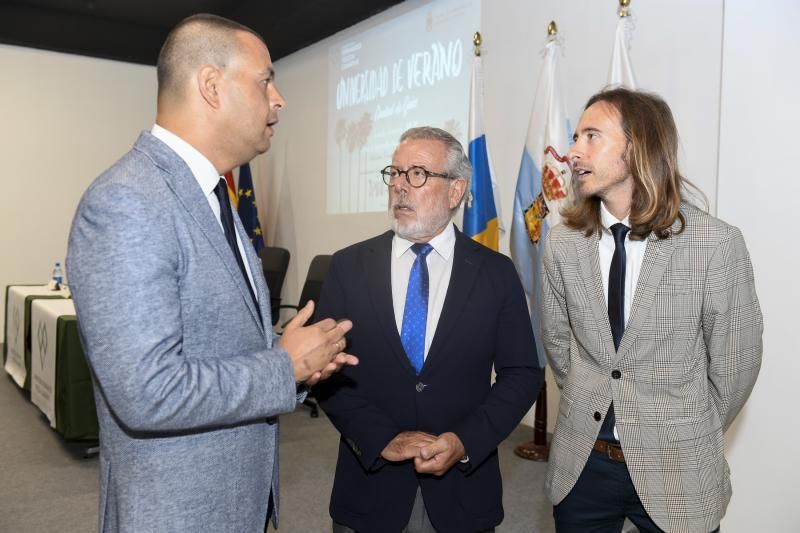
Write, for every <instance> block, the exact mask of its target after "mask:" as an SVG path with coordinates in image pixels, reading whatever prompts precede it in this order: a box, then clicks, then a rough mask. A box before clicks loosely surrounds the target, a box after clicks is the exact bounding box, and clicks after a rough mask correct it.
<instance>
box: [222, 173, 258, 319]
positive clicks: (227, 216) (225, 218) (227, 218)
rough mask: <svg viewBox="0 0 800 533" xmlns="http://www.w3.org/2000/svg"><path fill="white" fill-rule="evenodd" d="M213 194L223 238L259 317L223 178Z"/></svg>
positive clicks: (226, 186) (256, 301) (226, 185)
mask: <svg viewBox="0 0 800 533" xmlns="http://www.w3.org/2000/svg"><path fill="white" fill-rule="evenodd" d="M214 194H216V195H217V200H219V218H220V221H222V229H223V231H224V232H225V238H226V239H228V244H229V245H230V247H231V250H232V251H233V256H234V257H235V258H236V262H237V263H238V264H239V269H240V270H241V271H242V276H244V284H245V285H247V288H248V289H249V290H250V296H252V297H253V304H254V305H255V306H256V311H258V317H259V318H261V310H260V309H259V308H258V300H256V295H255V293H254V292H253V287H252V286H251V285H250V278H248V277H247V269H245V267H244V261H243V260H242V254H240V253H239V245H238V243H237V242H236V228H235V226H234V225H233V211H232V210H231V201H230V199H229V198H228V184H227V183H226V182H225V179H224V178H220V179H219V183H217V187H216V188H215V189H214Z"/></svg>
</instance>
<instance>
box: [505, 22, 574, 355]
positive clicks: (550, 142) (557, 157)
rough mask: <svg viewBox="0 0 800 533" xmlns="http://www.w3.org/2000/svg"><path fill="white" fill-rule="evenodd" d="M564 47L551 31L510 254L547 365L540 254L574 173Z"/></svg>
mask: <svg viewBox="0 0 800 533" xmlns="http://www.w3.org/2000/svg"><path fill="white" fill-rule="evenodd" d="M559 55H561V46H560V44H559V41H558V38H557V37H556V35H551V36H550V37H549V39H548V42H547V45H546V46H545V53H544V68H543V69H542V74H541V76H540V78H539V84H538V87H537V89H536V94H535V96H534V102H533V110H532V111H531V118H530V122H529V123H528V135H527V138H526V140H525V146H524V148H523V151H522V161H521V162H520V166H519V175H518V176H517V190H516V194H515V197H514V218H513V221H512V223H511V258H512V259H513V260H514V264H515V265H516V267H517V272H518V273H519V277H520V280H522V286H523V288H524V289H525V293H526V294H527V295H528V301H529V304H530V308H531V322H532V324H533V331H534V332H536V348H537V350H538V353H539V362H540V364H541V365H542V366H544V364H545V358H544V349H543V348H542V344H541V340H540V339H541V335H540V334H539V331H540V327H539V326H540V320H539V313H540V311H539V310H540V309H541V306H540V304H541V297H542V280H541V272H542V252H543V248H542V247H543V245H544V240H545V237H546V236H547V233H548V232H549V231H550V228H551V227H553V226H555V225H556V224H557V223H558V222H559V220H560V215H559V209H560V208H561V205H562V204H563V203H564V202H566V201H567V200H568V198H569V196H570V194H571V193H570V187H569V184H570V179H571V177H572V172H571V170H570V167H569V162H568V160H567V150H568V149H569V131H570V126H569V123H568V121H567V118H566V117H567V115H566V112H565V111H564V106H563V103H562V100H561V93H560V91H559V89H558V83H557V79H556V66H557V60H558V56H559Z"/></svg>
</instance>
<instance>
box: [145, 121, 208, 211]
mask: <svg viewBox="0 0 800 533" xmlns="http://www.w3.org/2000/svg"><path fill="white" fill-rule="evenodd" d="M150 133H152V134H153V136H154V137H155V138H157V139H159V140H160V141H162V142H163V143H164V144H166V145H167V146H169V147H170V148H171V149H172V151H173V152H175V153H176V154H178V157H180V158H181V159H183V160H184V161H185V162H186V165H187V166H188V167H189V170H191V171H192V174H193V175H194V177H195V179H196V180H197V183H199V184H200V188H201V189H203V194H205V195H206V196H208V195H209V194H211V193H212V192H213V191H214V189H215V188H216V187H217V183H219V179H220V175H219V172H217V169H216V168H214V165H212V164H211V161H209V160H208V158H206V156H204V155H203V154H201V153H200V152H199V151H198V150H197V148H195V147H194V146H192V145H191V144H189V143H187V142H186V141H184V140H183V139H181V138H180V137H178V136H177V135H175V134H174V133H172V132H171V131H169V130H167V129H165V128H163V127H161V126H159V125H158V124H153V128H152V129H151V130H150Z"/></svg>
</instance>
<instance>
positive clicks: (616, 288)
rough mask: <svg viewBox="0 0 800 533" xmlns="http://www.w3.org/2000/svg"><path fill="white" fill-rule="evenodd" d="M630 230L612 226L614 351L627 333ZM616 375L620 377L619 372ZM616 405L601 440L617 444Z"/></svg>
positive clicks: (610, 281) (610, 294) (610, 307)
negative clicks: (626, 299)
mask: <svg viewBox="0 0 800 533" xmlns="http://www.w3.org/2000/svg"><path fill="white" fill-rule="evenodd" d="M628 231H630V228H629V227H628V226H626V225H625V224H614V225H613V226H611V234H612V235H613V236H614V257H613V258H612V259H611V268H610V269H609V271H608V322H609V324H611V336H612V337H613V338H614V349H615V350H618V349H619V343H620V341H621V340H622V334H623V333H625V264H626V260H625V236H626V235H627V234H628ZM614 374H617V376H618V375H619V373H618V371H617V370H614V373H612V377H613V376H614ZM615 424H616V417H615V416H614V404H613V403H612V404H611V406H610V407H609V408H608V414H606V419H605V420H604V421H603V425H602V426H601V427H600V435H599V436H598V438H599V439H600V440H605V441H609V442H615V441H616V440H617V439H616V438H615V437H614V425H615Z"/></svg>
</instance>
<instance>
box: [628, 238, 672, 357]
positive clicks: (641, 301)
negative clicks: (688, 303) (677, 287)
mask: <svg viewBox="0 0 800 533" xmlns="http://www.w3.org/2000/svg"><path fill="white" fill-rule="evenodd" d="M672 229H673V230H675V229H676V226H674V225H673V228H672ZM674 250H675V238H674V237H668V238H666V239H659V238H657V237H656V236H655V235H653V234H652V233H651V234H650V236H649V237H648V238H647V249H646V250H645V252H644V259H643V260H642V270H641V273H640V274H639V280H638V281H637V283H636V293H635V294H634V297H633V304H632V305H631V314H630V316H629V317H628V324H627V325H626V326H625V333H624V334H623V335H622V340H621V341H620V343H619V351H618V352H617V356H618V357H619V358H622V357H624V356H625V354H626V353H627V352H628V350H629V349H630V347H631V345H633V341H634V339H636V336H637V335H638V334H639V332H640V331H641V329H642V327H643V326H644V325H645V324H646V319H647V317H648V315H649V314H650V305H651V303H652V302H653V298H654V297H655V292H656V289H657V288H658V286H659V284H660V283H661V278H662V277H663V276H664V271H665V270H666V269H667V265H669V262H670V258H671V257H672V252H673V251H674Z"/></svg>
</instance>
